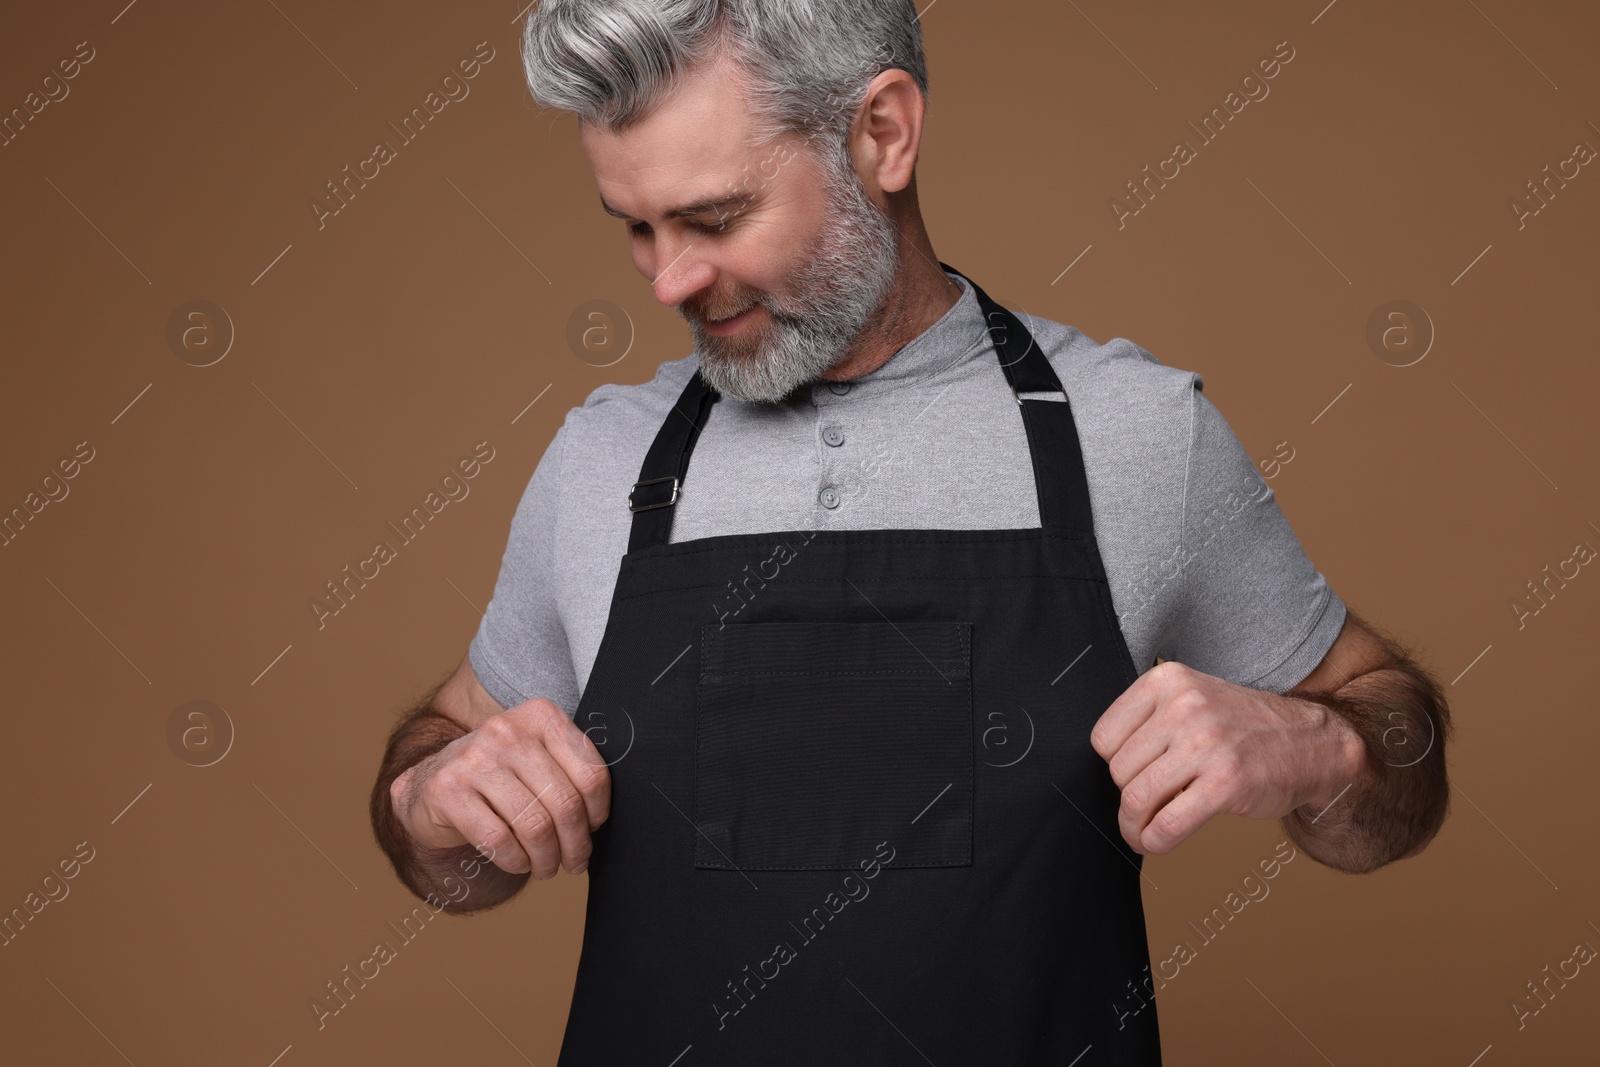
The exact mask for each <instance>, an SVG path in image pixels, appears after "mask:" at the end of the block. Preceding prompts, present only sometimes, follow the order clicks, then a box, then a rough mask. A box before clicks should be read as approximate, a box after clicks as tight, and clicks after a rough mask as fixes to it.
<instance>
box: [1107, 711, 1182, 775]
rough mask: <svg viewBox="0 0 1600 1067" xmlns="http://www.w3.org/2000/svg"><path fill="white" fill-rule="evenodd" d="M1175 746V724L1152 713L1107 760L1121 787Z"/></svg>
mask: <svg viewBox="0 0 1600 1067" xmlns="http://www.w3.org/2000/svg"><path fill="white" fill-rule="evenodd" d="M1171 747H1172V724H1171V723H1170V722H1163V721H1162V719H1161V717H1160V716H1158V715H1155V714H1152V715H1151V716H1150V717H1149V718H1147V719H1146V720H1145V721H1144V723H1143V724H1142V725H1140V727H1139V728H1138V729H1137V730H1135V731H1133V734H1132V735H1131V736H1130V737H1128V739H1127V740H1125V741H1123V742H1122V746H1121V747H1120V748H1118V749H1117V751H1116V752H1115V753H1114V754H1113V755H1112V757H1111V759H1110V760H1108V761H1107V767H1108V768H1109V769H1110V771H1111V780H1112V781H1113V782H1116V783H1117V788H1119V789H1121V788H1124V787H1126V786H1127V785H1128V783H1130V782H1132V781H1133V780H1134V779H1136V778H1138V777H1139V775H1141V774H1143V773H1144V772H1145V771H1146V770H1147V769H1148V768H1149V767H1150V765H1151V764H1152V763H1154V762H1155V761H1156V760H1158V759H1160V758H1161V757H1162V756H1164V755H1166V753H1167V751H1168V750H1169V749H1170V748H1171Z"/></svg>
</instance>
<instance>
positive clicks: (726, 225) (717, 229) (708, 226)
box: [692, 217, 733, 234]
mask: <svg viewBox="0 0 1600 1067" xmlns="http://www.w3.org/2000/svg"><path fill="white" fill-rule="evenodd" d="M692 225H693V226H694V228H695V229H697V230H699V231H700V232H701V233H709V234H720V233H727V232H728V231H729V230H731V229H732V228H733V219H732V218H731V217H723V218H718V219H712V220H711V221H710V222H696V223H693V224H692Z"/></svg>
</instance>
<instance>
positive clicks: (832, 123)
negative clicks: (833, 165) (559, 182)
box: [522, 0, 928, 154]
mask: <svg viewBox="0 0 1600 1067" xmlns="http://www.w3.org/2000/svg"><path fill="white" fill-rule="evenodd" d="M719 48H726V49H727V50H728V54H729V56H730V58H731V59H733V60H734V61H735V62H736V63H737V65H738V67H739V69H740V70H741V72H742V73H743V75H744V80H745V85H746V87H747V88H748V90H749V92H750V96H751V122H752V125H753V134H752V140H753V142H754V144H755V145H760V144H764V143H766V142H767V141H769V140H771V139H773V138H775V137H777V136H780V135H783V134H791V133H792V134H800V135H803V136H805V137H806V138H807V139H810V138H815V137H821V138H822V139H823V141H824V145H823V147H824V150H825V152H830V154H831V153H832V152H837V151H838V150H839V146H840V145H842V143H843V141H844V137H845V133H846V132H847V131H848V129H849V125H850V120H851V118H852V117H853V116H854V114H855V112H856V110H857V109H858V108H859V107H860V106H861V103H862V100H863V99H864V98H865V96H866V89H867V86H868V84H869V83H871V81H872V79H873V78H876V77H877V76H878V75H879V74H880V73H882V72H883V71H885V70H889V69H900V70H904V71H905V72H906V73H908V74H910V75H911V77H912V78H913V79H915V81H916V83H917V87H918V88H919V89H920V90H921V91H922V94H923V97H924V98H925V99H926V97H927V95H928V71H927V61H926V59H925V58H924V56H923V52H922V27H921V23H920V22H919V21H918V16H917V13H916V7H915V4H914V3H913V0H542V2H541V3H540V4H539V6H538V8H537V9H536V10H535V11H534V12H533V13H532V14H530V15H529V16H528V20H527V25H526V28H525V30H524V33H523V39H522V63H523V67H524V69H525V71H526V74H527V78H528V88H529V91H530V92H531V93H532V95H533V99H534V101H535V102H536V103H538V104H539V105H540V106H541V107H550V108H558V109H560V110H563V111H571V112H574V113H575V114H576V115H577V116H578V119H579V121H580V122H582V123H585V124H587V125H590V126H594V127H598V128H600V129H602V130H605V131H607V132H613V133H615V132H621V131H623V130H626V129H627V128H628V127H629V126H632V125H633V124H635V123H637V122H639V121H640V120H642V119H643V118H645V117H646V116H647V115H648V114H649V113H650V112H651V110H652V109H653V108H655V107H656V106H657V105H658V104H659V103H660V102H661V101H662V100H663V98H665V96H666V95H667V94H668V93H669V92H670V91H671V90H672V89H673V87H674V86H675V85H676V83H677V82H678V80H679V79H680V78H681V77H682V76H683V75H684V74H685V73H687V72H688V71H689V70H690V69H691V68H693V67H694V66H695V65H696V64H698V63H700V62H702V61H705V60H708V59H711V58H713V57H714V55H715V54H716V51H717V49H719Z"/></svg>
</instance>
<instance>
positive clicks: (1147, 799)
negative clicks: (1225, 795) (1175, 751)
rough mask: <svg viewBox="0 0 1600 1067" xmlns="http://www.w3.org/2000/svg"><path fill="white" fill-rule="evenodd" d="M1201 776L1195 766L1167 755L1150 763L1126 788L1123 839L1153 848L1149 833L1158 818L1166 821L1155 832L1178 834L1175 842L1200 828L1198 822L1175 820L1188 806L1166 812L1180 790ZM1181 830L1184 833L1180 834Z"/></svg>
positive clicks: (1165, 835) (1121, 809)
mask: <svg viewBox="0 0 1600 1067" xmlns="http://www.w3.org/2000/svg"><path fill="white" fill-rule="evenodd" d="M1197 776H1198V774H1197V772H1196V771H1195V769H1194V768H1192V767H1186V766H1184V765H1183V764H1180V763H1179V762H1178V761H1177V760H1174V759H1172V758H1170V757H1165V758H1162V759H1158V760H1156V761H1155V762H1154V763H1152V764H1151V765H1150V766H1149V767H1146V768H1145V769H1144V771H1142V772H1141V773H1140V774H1139V776H1138V777H1136V778H1134V780H1133V781H1131V782H1129V783H1128V784H1127V786H1125V787H1124V788H1123V790H1122V804H1121V806H1120V807H1119V808H1118V809H1117V825H1118V827H1119V828H1120V829H1121V830H1122V838H1123V840H1124V841H1126V842H1128V844H1129V846H1131V847H1132V848H1133V850H1134V851H1136V852H1149V851H1151V849H1150V848H1149V844H1148V842H1147V841H1146V837H1147V835H1148V834H1149V831H1150V827H1151V824H1152V823H1154V822H1155V821H1156V820H1157V819H1161V820H1163V821H1162V822H1161V824H1160V827H1159V833H1158V834H1156V835H1154V836H1157V837H1160V838H1162V839H1166V838H1175V839H1174V840H1173V841H1172V844H1176V843H1177V841H1180V840H1182V839H1183V838H1184V837H1188V836H1189V834H1191V833H1193V832H1194V831H1195V830H1196V829H1198V826H1193V827H1189V826H1183V825H1178V824H1175V823H1173V822H1172V819H1173V817H1174V815H1175V814H1178V813H1181V812H1182V811H1184V810H1187V808H1183V809H1179V810H1178V812H1175V813H1169V814H1165V815H1164V814H1162V813H1163V812H1164V811H1165V810H1166V809H1167V808H1168V807H1169V806H1170V805H1171V803H1172V802H1173V800H1174V799H1175V798H1177V797H1178V796H1179V794H1180V793H1183V792H1185V791H1186V789H1187V787H1188V786H1189V784H1190V783H1191V782H1193V781H1195V780H1196V778H1197ZM1180 833H1181V836H1176V835H1178V834H1180ZM1168 847H1169V848H1170V847H1171V846H1170V845H1169V846H1168ZM1163 851H1165V850H1163Z"/></svg>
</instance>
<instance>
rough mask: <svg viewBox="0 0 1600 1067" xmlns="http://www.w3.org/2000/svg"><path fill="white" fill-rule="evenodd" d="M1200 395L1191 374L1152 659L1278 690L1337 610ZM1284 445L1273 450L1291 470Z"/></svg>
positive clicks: (1301, 665)
mask: <svg viewBox="0 0 1600 1067" xmlns="http://www.w3.org/2000/svg"><path fill="white" fill-rule="evenodd" d="M1202 390H1203V382H1202V380H1201V378H1200V376H1199V375H1198V374H1196V375H1194V388H1193V389H1192V390H1191V391H1190V394H1191V395H1190V404H1191V409H1190V426H1191V429H1190V434H1189V447H1188V458H1187V464H1186V473H1185V479H1184V493H1183V501H1184V503H1183V509H1182V514H1181V518H1180V525H1179V529H1180V534H1179V544H1178V545H1177V546H1175V548H1174V550H1173V552H1172V554H1171V556H1170V557H1169V558H1168V559H1167V560H1166V561H1165V563H1164V571H1165V574H1166V576H1167V577H1170V578H1179V579H1181V580H1180V582H1179V589H1178V595H1177V597H1176V598H1175V599H1176V604H1175V605H1174V617H1173V619H1172V622H1171V623H1170V625H1169V626H1168V628H1167V629H1166V631H1165V633H1164V634H1163V635H1162V640H1161V642H1160V644H1159V646H1158V654H1159V655H1160V656H1161V658H1162V659H1170V660H1177V661H1179V662H1181V663H1184V664H1187V665H1188V666H1190V667H1193V668H1194V669H1195V670H1198V671H1202V672H1204V673H1206V674H1210V675H1214V676H1216V677H1219V678H1223V679H1225V680H1227V681H1231V682H1233V683H1235V684H1237V685H1245V686H1249V687H1251V688H1253V689H1263V690H1267V691H1269V692H1274V693H1283V692H1287V691H1288V690H1289V689H1292V688H1293V687H1294V686H1295V685H1297V684H1298V683H1299V682H1300V681H1301V680H1302V679H1303V678H1305V677H1306V676H1307V675H1308V674H1310V673H1311V672H1312V671H1313V670H1315V669H1316V667H1317V665H1318V664H1319V663H1321V662H1322V658H1323V656H1324V655H1326V653H1327V651H1328V649H1329V648H1330V647H1331V646H1332V645H1333V642H1334V640H1335V639H1336V638H1337V637H1338V636H1339V630H1340V628H1341V627H1342V626H1343V625H1344V618H1345V605H1344V602H1343V601H1342V600H1340V599H1339V597H1338V596H1337V595H1335V594H1334V592H1333V590H1332V589H1331V588H1330V587H1329V586H1328V583H1327V581H1326V580H1325V579H1324V577H1323V575H1322V574H1321V572H1319V571H1318V570H1317V568H1316V567H1315V566H1314V565H1313V564H1312V562H1311V560H1310V559H1309V558H1307V556H1306V553H1305V550H1304V548H1303V547H1302V546H1301V544H1300V540H1299V538H1298V537H1296V536H1295V533H1294V530H1292V529H1291V528H1290V526H1289V521H1288V519H1287V518H1285V517H1284V514H1283V511H1282V509H1280V508H1279V506H1278V501H1277V497H1276V494H1275V493H1274V491H1273V489H1272V486H1271V484H1270V482H1268V481H1267V480H1266V479H1265V478H1264V477H1263V476H1262V472H1261V471H1260V470H1258V469H1257V467H1256V464H1255V463H1254V462H1253V461H1252V460H1251V459H1250V457H1249V455H1248V454H1247V453H1246V452H1245V450H1244V446H1243V445H1242V444H1241V443H1240V442H1239V439H1238V437H1236V436H1235V435H1234V432H1233V429H1232V428H1231V427H1230V426H1229V425H1228V423H1227V420H1226V419H1224V418H1223V416H1222V413H1221V412H1220V411H1218V410H1217V408H1216V406H1215V405H1213V404H1212V403H1211V401H1210V399H1209V398H1207V397H1206V395H1205V393H1204V392H1203V391H1202ZM1292 447H1293V446H1292V444H1287V443H1286V444H1285V445H1284V446H1282V450H1283V455H1284V456H1287V457H1290V460H1291V462H1292V452H1290V451H1288V449H1292ZM1282 459H1283V456H1280V457H1278V461H1279V462H1280V463H1281V462H1282ZM1269 469H1272V468H1269ZM1277 469H1278V470H1279V471H1281V470H1282V469H1283V468H1282V467H1281V466H1280V467H1278V468H1277Z"/></svg>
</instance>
